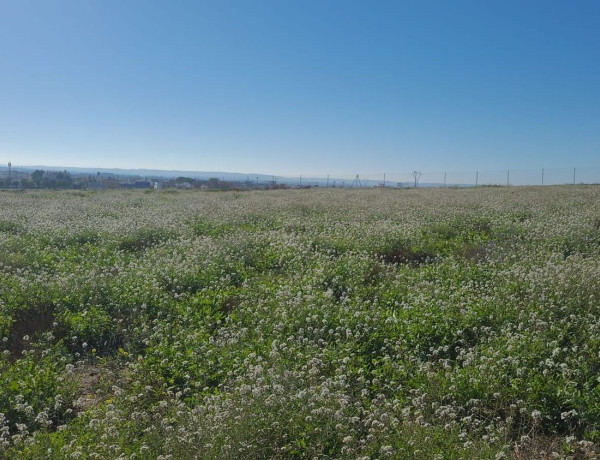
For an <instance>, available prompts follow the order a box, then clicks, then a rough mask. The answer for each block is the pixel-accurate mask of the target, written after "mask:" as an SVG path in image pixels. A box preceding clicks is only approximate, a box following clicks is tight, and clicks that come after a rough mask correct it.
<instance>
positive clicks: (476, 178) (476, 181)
mask: <svg viewBox="0 0 600 460" xmlns="http://www.w3.org/2000/svg"><path fill="white" fill-rule="evenodd" d="M478 185H479V171H475V188H477V186H478Z"/></svg>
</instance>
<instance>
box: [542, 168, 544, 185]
mask: <svg viewBox="0 0 600 460" xmlns="http://www.w3.org/2000/svg"><path fill="white" fill-rule="evenodd" d="M543 185H544V168H542V186H543Z"/></svg>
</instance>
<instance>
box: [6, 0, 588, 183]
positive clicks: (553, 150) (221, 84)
mask: <svg viewBox="0 0 600 460" xmlns="http://www.w3.org/2000/svg"><path fill="white" fill-rule="evenodd" d="M599 31H600V2H597V1H572V2H567V1H560V2H559V1H552V0H546V1H527V2H524V1H493V2H491V1H490V2H487V1H486V2H482V1H452V2H449V1H439V2H436V1H428V2H422V1H415V2H405V1H390V2H385V1H377V2H353V1H325V0H320V1H306V0H305V1H296V2H292V1H284V0H281V1H265V0H261V1H254V2H250V1H235V2H231V1H223V0H221V1H214V2H212V1H211V2H205V1H189V2H187V1H161V2H158V1H154V2H153V1H133V0H128V1H122V0H119V1H84V0H77V1H41V0H40V1H28V0H10V1H7V0H0V162H2V163H5V162H8V161H9V160H10V161H12V163H13V164H15V165H38V164H45V165H64V166H92V167H121V168H157V169H158V168H160V169H184V170H204V171H229V172H248V173H252V172H258V173H267V174H283V175H296V174H306V175H309V174H313V175H325V174H328V173H330V174H351V173H352V174H353V173H355V172H356V173H362V174H374V173H383V172H388V173H394V172H399V171H412V170H413V169H420V170H423V171H445V170H448V171H471V170H476V169H479V170H501V169H506V168H517V169H529V168H542V167H545V168H560V167H600V155H599V153H600V84H599V83H600V32H599Z"/></svg>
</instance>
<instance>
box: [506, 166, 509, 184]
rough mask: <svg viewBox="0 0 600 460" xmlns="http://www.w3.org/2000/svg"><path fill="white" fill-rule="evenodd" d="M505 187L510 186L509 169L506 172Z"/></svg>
mask: <svg viewBox="0 0 600 460" xmlns="http://www.w3.org/2000/svg"><path fill="white" fill-rule="evenodd" d="M506 186H507V187H508V186H510V169H507V170H506Z"/></svg>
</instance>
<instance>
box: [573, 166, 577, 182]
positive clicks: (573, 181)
mask: <svg viewBox="0 0 600 460" xmlns="http://www.w3.org/2000/svg"><path fill="white" fill-rule="evenodd" d="M575 171H576V169H575V168H573V185H575Z"/></svg>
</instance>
